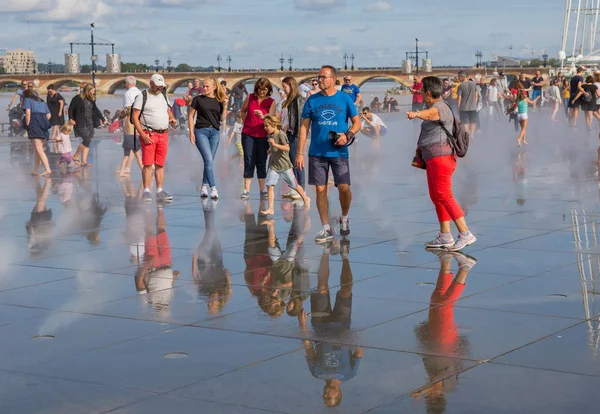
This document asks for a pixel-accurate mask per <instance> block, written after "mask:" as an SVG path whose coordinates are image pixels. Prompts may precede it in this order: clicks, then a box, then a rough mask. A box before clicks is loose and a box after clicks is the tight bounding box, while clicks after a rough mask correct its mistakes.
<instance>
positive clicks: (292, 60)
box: [288, 55, 294, 72]
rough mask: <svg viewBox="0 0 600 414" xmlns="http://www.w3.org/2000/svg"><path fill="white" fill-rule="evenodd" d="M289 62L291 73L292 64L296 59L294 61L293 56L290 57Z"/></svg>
mask: <svg viewBox="0 0 600 414" xmlns="http://www.w3.org/2000/svg"><path fill="white" fill-rule="evenodd" d="M288 62H289V63H290V72H291V71H292V63H294V59H292V55H290V58H289V59H288Z"/></svg>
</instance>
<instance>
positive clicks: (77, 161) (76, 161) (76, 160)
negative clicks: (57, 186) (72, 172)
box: [73, 158, 81, 165]
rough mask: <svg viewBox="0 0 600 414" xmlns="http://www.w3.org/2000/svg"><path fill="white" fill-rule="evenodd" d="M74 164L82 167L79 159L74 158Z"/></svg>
mask: <svg viewBox="0 0 600 414" xmlns="http://www.w3.org/2000/svg"><path fill="white" fill-rule="evenodd" d="M73 162H74V163H75V164H77V165H81V161H79V160H78V159H75V158H73Z"/></svg>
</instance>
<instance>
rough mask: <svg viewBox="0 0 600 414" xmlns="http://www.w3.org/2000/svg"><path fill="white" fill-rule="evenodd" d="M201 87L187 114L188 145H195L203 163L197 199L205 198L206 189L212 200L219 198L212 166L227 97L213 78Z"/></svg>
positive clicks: (223, 121) (223, 120)
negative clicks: (199, 93)
mask: <svg viewBox="0 0 600 414" xmlns="http://www.w3.org/2000/svg"><path fill="white" fill-rule="evenodd" d="M203 87H204V95H198V96H196V97H195V98H194V100H193V101H192V104H191V105H190V109H189V113H188V124H189V127H190V142H191V143H192V144H195V145H196V147H197V148H198V151H200V155H201V156H202V160H203V161H204V175H203V177H202V190H201V193H200V197H202V198H206V197H208V189H209V187H210V198H212V199H213V200H216V199H218V198H219V193H218V192H217V185H216V183H215V174H214V169H213V164H214V160H215V155H216V154H217V149H218V148H219V141H220V139H221V134H220V128H221V125H225V119H226V117H227V96H226V95H225V93H224V92H223V89H222V88H221V87H220V86H219V84H218V83H217V80H216V79H215V78H207V79H205V80H204V85H203ZM196 115H197V116H196ZM195 116H196V119H195V122H194V117H195Z"/></svg>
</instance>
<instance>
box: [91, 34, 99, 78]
mask: <svg viewBox="0 0 600 414" xmlns="http://www.w3.org/2000/svg"><path fill="white" fill-rule="evenodd" d="M90 39H91V45H92V85H94V86H96V61H97V60H98V56H96V55H95V54H94V23H92V24H90Z"/></svg>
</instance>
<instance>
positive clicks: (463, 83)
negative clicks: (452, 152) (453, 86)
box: [457, 71, 479, 136]
mask: <svg viewBox="0 0 600 414" xmlns="http://www.w3.org/2000/svg"><path fill="white" fill-rule="evenodd" d="M467 76H468V74H467V72H465V71H460V72H458V81H459V82H460V85H458V91H457V96H458V97H457V105H458V111H459V114H460V120H461V122H462V123H463V125H464V127H465V130H466V131H467V132H469V133H470V134H471V136H473V135H475V128H476V126H477V102H478V101H477V100H478V97H479V94H478V93H477V86H476V85H475V82H471V81H470V80H468V79H467Z"/></svg>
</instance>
